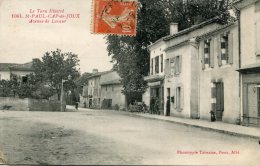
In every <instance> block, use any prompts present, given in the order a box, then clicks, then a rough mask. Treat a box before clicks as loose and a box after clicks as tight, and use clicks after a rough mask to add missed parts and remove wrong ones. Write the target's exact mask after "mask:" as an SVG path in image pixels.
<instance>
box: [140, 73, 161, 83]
mask: <svg viewBox="0 0 260 166" xmlns="http://www.w3.org/2000/svg"><path fill="white" fill-rule="evenodd" d="M144 80H145V81H147V82H155V81H161V80H164V75H158V74H156V75H150V76H146V77H144Z"/></svg>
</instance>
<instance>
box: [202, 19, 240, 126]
mask: <svg viewBox="0 0 260 166" xmlns="http://www.w3.org/2000/svg"><path fill="white" fill-rule="evenodd" d="M197 41H198V48H199V61H200V62H199V75H198V76H199V86H198V89H199V91H198V92H199V117H200V118H201V119H207V120H210V113H209V112H210V111H213V112H214V113H215V115H216V119H217V120H218V121H223V122H228V123H238V122H239V118H240V96H239V73H238V72H237V71H236V69H238V67H239V42H238V41H239V36H238V24H237V23H230V24H228V25H223V26H221V27H219V28H218V29H216V30H213V31H210V32H209V33H206V34H204V35H201V36H198V37H197Z"/></svg>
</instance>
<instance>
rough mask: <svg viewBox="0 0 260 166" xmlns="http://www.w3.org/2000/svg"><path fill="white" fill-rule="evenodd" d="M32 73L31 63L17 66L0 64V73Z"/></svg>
mask: <svg viewBox="0 0 260 166" xmlns="http://www.w3.org/2000/svg"><path fill="white" fill-rule="evenodd" d="M9 70H16V71H33V69H32V62H28V63H24V64H18V63H0V71H9Z"/></svg>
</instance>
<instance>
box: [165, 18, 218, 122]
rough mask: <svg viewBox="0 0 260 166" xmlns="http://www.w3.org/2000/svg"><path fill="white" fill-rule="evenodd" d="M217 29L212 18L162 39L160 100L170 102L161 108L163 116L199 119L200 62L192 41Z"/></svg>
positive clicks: (195, 46)
mask: <svg viewBox="0 0 260 166" xmlns="http://www.w3.org/2000/svg"><path fill="white" fill-rule="evenodd" d="M221 26H222V25H221V24H219V23H218V19H217V18H213V19H211V20H207V21H205V22H202V23H200V24H197V25H194V26H192V27H190V28H188V29H185V30H183V31H180V32H176V33H175V34H173V35H172V36H170V37H166V38H165V39H164V40H165V41H166V43H167V47H166V49H165V54H166V57H165V59H166V60H165V86H164V87H165V96H164V98H165V100H166V103H167V102H168V103H169V101H167V100H170V104H168V107H169V108H167V107H165V109H166V115H171V116H176V117H185V118H194V119H197V118H200V116H199V100H200V96H199V88H198V87H199V74H200V71H199V62H200V61H199V55H198V42H197V41H196V37H197V36H202V35H204V34H206V33H209V32H211V31H213V30H216V29H218V28H219V27H221ZM166 105H167V104H166Z"/></svg>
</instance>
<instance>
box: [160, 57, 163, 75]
mask: <svg viewBox="0 0 260 166" xmlns="http://www.w3.org/2000/svg"><path fill="white" fill-rule="evenodd" d="M160 57H161V72H163V54H162V55H160Z"/></svg>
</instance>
